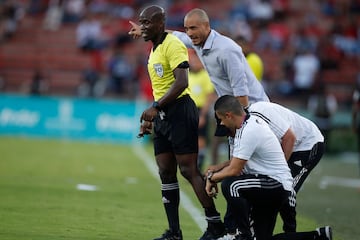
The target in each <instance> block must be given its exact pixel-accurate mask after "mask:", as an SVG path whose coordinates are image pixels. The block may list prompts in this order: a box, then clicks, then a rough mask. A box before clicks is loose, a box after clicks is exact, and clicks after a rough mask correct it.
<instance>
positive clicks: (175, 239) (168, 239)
mask: <svg viewBox="0 0 360 240" xmlns="http://www.w3.org/2000/svg"><path fill="white" fill-rule="evenodd" d="M182 239H183V237H182V232H181V230H179V231H177V232H173V231H172V230H169V229H168V230H166V231H165V232H164V233H163V235H161V237H158V238H154V240H182Z"/></svg>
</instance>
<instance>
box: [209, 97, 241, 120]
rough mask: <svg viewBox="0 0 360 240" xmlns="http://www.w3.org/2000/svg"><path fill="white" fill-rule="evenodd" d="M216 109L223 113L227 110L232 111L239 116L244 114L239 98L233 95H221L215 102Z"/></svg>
mask: <svg viewBox="0 0 360 240" xmlns="http://www.w3.org/2000/svg"><path fill="white" fill-rule="evenodd" d="M214 110H215V112H218V113H219V114H221V115H224V114H225V113H226V112H232V113H234V114H235V115H239V116H242V115H243V114H244V109H243V107H242V105H241V104H240V102H239V100H238V99H237V98H236V97H234V96H231V95H224V96H221V97H219V98H218V99H217V100H216V102H215V105H214Z"/></svg>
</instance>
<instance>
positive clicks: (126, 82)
mask: <svg viewBox="0 0 360 240" xmlns="http://www.w3.org/2000/svg"><path fill="white" fill-rule="evenodd" d="M123 47H124V46H116V47H114V50H113V54H112V56H111V57H110V60H109V63H108V77H109V81H108V86H107V90H106V94H116V95H120V96H126V95H127V96H129V95H132V94H133V93H134V89H133V88H134V86H133V85H134V82H135V78H136V66H135V65H134V64H133V63H132V62H131V61H129V58H128V56H126V55H125V54H124V50H123Z"/></svg>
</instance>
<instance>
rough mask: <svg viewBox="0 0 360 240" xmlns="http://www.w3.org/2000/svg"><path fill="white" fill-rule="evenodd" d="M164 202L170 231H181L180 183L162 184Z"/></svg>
mask: <svg viewBox="0 0 360 240" xmlns="http://www.w3.org/2000/svg"><path fill="white" fill-rule="evenodd" d="M161 192H162V202H163V204H164V208H165V212H166V216H167V219H168V223H169V229H170V230H172V231H174V232H176V231H178V230H180V223H179V202H180V192H179V183H178V182H174V183H166V184H164V183H163V184H161Z"/></svg>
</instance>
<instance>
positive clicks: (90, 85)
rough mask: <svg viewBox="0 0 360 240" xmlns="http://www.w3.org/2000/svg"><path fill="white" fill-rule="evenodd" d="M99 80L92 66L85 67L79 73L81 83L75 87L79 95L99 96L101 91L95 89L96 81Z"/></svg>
mask: <svg viewBox="0 0 360 240" xmlns="http://www.w3.org/2000/svg"><path fill="white" fill-rule="evenodd" d="M99 80H100V75H99V73H98V72H97V71H96V70H95V69H93V68H92V67H90V66H89V67H87V68H85V69H84V70H83V72H82V74H81V84H80V86H79V87H78V89H77V95H78V96H79V97H99V95H101V94H102V93H101V92H98V91H96V86H97V83H98V82H99Z"/></svg>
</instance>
